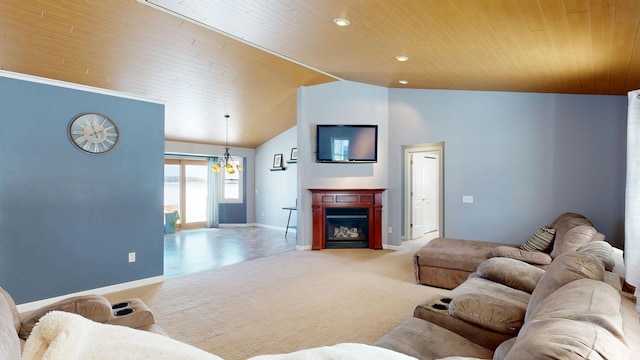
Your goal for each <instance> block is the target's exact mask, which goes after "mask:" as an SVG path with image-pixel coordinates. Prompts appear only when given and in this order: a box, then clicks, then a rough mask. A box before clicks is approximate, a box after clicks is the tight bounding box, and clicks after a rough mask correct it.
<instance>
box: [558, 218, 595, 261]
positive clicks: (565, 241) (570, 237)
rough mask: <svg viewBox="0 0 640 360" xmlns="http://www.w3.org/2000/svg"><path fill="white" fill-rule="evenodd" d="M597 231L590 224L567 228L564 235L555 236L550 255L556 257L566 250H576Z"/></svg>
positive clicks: (593, 236)
mask: <svg viewBox="0 0 640 360" xmlns="http://www.w3.org/2000/svg"><path fill="white" fill-rule="evenodd" d="M597 234H598V231H596V229H595V228H594V227H593V226H590V225H578V226H574V227H572V228H571V229H569V230H567V232H566V233H565V235H564V236H559V235H558V236H556V239H555V241H554V242H553V250H552V251H551V257H552V258H556V257H558V256H559V255H560V254H562V253H565V252H567V251H576V250H577V249H578V248H579V247H581V246H582V245H584V244H586V243H588V242H591V241H592V240H593V239H594V238H595V237H596V235H597Z"/></svg>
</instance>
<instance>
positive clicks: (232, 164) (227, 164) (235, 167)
mask: <svg viewBox="0 0 640 360" xmlns="http://www.w3.org/2000/svg"><path fill="white" fill-rule="evenodd" d="M224 117H225V119H226V122H227V123H226V126H227V138H226V146H225V148H224V155H222V157H221V158H220V159H218V162H217V163H215V165H213V166H212V167H211V170H213V171H214V172H216V173H219V172H220V169H222V168H224V169H225V171H226V172H227V174H235V173H236V171H237V172H242V171H243V170H244V169H243V168H242V165H240V164H238V163H237V162H236V161H234V160H233V159H232V158H231V154H229V117H230V116H229V114H227V115H225V116H224Z"/></svg>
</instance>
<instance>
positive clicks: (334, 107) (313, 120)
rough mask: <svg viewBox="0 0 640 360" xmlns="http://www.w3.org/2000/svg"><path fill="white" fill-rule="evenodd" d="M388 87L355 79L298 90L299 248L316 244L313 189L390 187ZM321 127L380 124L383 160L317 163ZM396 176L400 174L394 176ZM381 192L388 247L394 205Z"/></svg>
mask: <svg viewBox="0 0 640 360" xmlns="http://www.w3.org/2000/svg"><path fill="white" fill-rule="evenodd" d="M388 93H389V89H387V88H384V87H379V86H372V85H366V84H361V83H356V82H351V81H339V82H333V83H328V84H322V85H316V86H309V87H302V88H300V89H299V90H298V126H297V131H298V184H299V190H298V191H299V193H298V199H299V200H300V201H299V206H298V222H297V226H298V245H300V246H301V247H310V246H311V244H312V214H311V192H309V191H308V189H314V188H316V189H366V188H369V189H373V188H384V189H386V188H387V187H388V185H389V175H390V173H389V171H388V169H389V153H390V152H389V142H388V140H389V137H388V135H387V134H388V133H389V120H388V113H389V109H388V96H389V95H388ZM317 124H377V125H378V162H377V163H367V164H330V163H316V162H315V153H314V151H315V142H316V140H315V129H316V125H317ZM393 176H397V174H393ZM389 201H390V200H388V197H387V192H386V191H385V192H384V193H383V194H382V206H383V208H382V229H383V231H382V243H383V244H387V243H388V242H387V239H388V237H387V235H388V234H387V231H385V230H386V229H387V219H388V216H389V212H390V211H391V210H392V208H390V207H389Z"/></svg>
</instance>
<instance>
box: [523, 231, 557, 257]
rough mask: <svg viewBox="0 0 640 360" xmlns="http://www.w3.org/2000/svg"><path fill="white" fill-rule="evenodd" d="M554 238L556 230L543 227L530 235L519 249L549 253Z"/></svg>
mask: <svg viewBox="0 0 640 360" xmlns="http://www.w3.org/2000/svg"><path fill="white" fill-rule="evenodd" d="M555 236H556V229H554V228H551V227H549V226H543V227H541V228H540V229H538V230H537V231H536V232H534V233H533V235H531V237H530V238H529V240H527V241H526V242H525V243H524V244H522V246H520V249H522V250H526V251H539V252H549V251H550V250H551V243H552V242H553V239H554V237H555Z"/></svg>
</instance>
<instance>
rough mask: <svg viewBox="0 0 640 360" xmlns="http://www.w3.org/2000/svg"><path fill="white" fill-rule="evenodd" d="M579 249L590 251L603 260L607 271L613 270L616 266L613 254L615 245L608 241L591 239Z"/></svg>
mask: <svg viewBox="0 0 640 360" xmlns="http://www.w3.org/2000/svg"><path fill="white" fill-rule="evenodd" d="M577 251H582V252H586V253H589V254H591V255H593V256H595V257H597V258H598V259H600V260H602V263H603V264H604V270H605V271H612V270H613V268H614V267H615V266H616V260H615V259H614V256H613V246H611V245H610V244H609V243H608V242H606V241H591V242H588V243H586V244H584V245H582V246H580V247H579V248H578V250H577Z"/></svg>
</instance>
